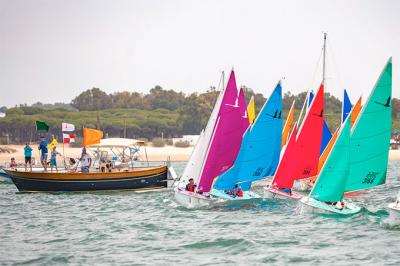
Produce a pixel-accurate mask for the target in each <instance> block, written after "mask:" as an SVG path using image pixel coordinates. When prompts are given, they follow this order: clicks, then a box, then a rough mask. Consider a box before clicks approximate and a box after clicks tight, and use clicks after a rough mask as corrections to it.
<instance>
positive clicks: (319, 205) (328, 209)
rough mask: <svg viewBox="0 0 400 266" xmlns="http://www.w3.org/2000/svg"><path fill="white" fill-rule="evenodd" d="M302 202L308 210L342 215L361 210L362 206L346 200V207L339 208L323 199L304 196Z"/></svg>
mask: <svg viewBox="0 0 400 266" xmlns="http://www.w3.org/2000/svg"><path fill="white" fill-rule="evenodd" d="M300 202H301V203H302V205H303V207H304V206H305V207H306V209H307V210H310V211H311V212H317V213H331V214H333V213H335V214H341V215H353V214H356V213H358V212H360V211H361V208H360V207H358V206H357V205H355V204H353V203H351V202H347V201H344V203H345V204H346V208H344V209H338V208H337V207H335V206H334V205H329V204H326V203H324V202H322V201H319V200H315V199H313V198H310V197H308V196H307V197H303V198H302V199H301V200H300Z"/></svg>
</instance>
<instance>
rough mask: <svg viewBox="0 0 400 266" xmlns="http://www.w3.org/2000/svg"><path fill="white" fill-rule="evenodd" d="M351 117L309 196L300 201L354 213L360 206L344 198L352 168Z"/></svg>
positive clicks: (316, 206) (328, 210)
mask: <svg viewBox="0 0 400 266" xmlns="http://www.w3.org/2000/svg"><path fill="white" fill-rule="evenodd" d="M349 151H350V119H349V118H347V119H346V120H345V122H344V125H343V127H342V128H341V129H340V131H339V133H338V138H337V140H336V141H335V143H334V144H333V147H332V151H331V152H330V154H329V156H328V159H327V161H326V163H325V164H324V166H323V167H322V170H321V172H320V173H319V175H318V178H317V181H316V183H315V185H314V187H313V189H312V190H311V193H310V195H309V196H307V197H303V198H302V199H301V200H300V202H301V203H303V204H304V205H306V206H310V207H313V208H317V209H320V210H323V211H324V212H331V213H340V214H354V213H357V212H359V211H360V207H358V206H356V205H354V204H353V203H350V202H345V201H344V200H343V196H344V191H345V187H346V182H347V178H348V174H349V168H350V153H349Z"/></svg>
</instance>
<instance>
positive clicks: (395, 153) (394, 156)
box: [0, 145, 400, 165]
mask: <svg viewBox="0 0 400 266" xmlns="http://www.w3.org/2000/svg"><path fill="white" fill-rule="evenodd" d="M0 147H2V148H10V149H14V150H16V152H13V153H0V165H1V164H5V163H8V162H10V159H11V157H14V158H15V159H16V160H17V162H18V163H23V161H24V152H23V149H24V145H1V146H0ZM32 148H34V150H33V157H35V158H39V151H38V150H37V149H36V145H32ZM57 149H58V152H60V153H62V152H63V149H62V145H59V147H58V148H57ZM192 149H193V147H188V148H177V147H175V146H165V147H152V146H146V151H147V156H148V160H149V161H166V160H168V158H169V159H170V160H171V161H187V160H188V159H189V157H190V154H191V152H192ZM80 154H81V148H73V147H70V146H69V145H65V156H66V157H73V158H79V156H80ZM145 158H146V157H145V152H144V148H142V150H141V160H145ZM389 160H391V161H399V160H400V150H390V151H389Z"/></svg>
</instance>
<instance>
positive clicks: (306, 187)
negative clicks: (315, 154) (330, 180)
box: [293, 180, 312, 192]
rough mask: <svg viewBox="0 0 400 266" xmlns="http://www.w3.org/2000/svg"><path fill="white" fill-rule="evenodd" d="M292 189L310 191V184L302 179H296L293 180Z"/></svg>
mask: <svg viewBox="0 0 400 266" xmlns="http://www.w3.org/2000/svg"><path fill="white" fill-rule="evenodd" d="M293 189H294V190H296V191H301V192H309V191H311V189H312V186H310V185H308V184H307V183H306V182H304V181H303V180H296V182H294V185H293Z"/></svg>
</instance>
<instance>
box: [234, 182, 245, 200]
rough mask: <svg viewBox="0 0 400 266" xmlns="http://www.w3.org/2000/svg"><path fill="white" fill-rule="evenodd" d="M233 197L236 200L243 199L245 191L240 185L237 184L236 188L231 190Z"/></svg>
mask: <svg viewBox="0 0 400 266" xmlns="http://www.w3.org/2000/svg"><path fill="white" fill-rule="evenodd" d="M231 195H232V197H234V198H236V197H239V198H241V197H243V190H242V188H241V187H239V184H238V183H236V184H235V187H234V188H233V189H232V190H231Z"/></svg>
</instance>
